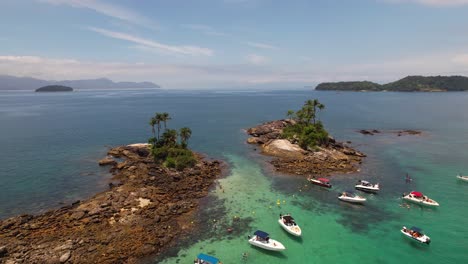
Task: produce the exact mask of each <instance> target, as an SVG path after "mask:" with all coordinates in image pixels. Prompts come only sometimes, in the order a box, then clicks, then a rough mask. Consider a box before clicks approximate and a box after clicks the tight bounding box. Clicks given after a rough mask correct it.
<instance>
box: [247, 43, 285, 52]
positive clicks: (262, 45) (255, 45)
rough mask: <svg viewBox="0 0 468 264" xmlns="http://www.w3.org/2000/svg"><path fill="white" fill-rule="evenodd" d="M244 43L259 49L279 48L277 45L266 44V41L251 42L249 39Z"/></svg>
mask: <svg viewBox="0 0 468 264" xmlns="http://www.w3.org/2000/svg"><path fill="white" fill-rule="evenodd" d="M245 44H246V45H249V46H251V47H254V48H259V49H269V50H277V49H279V48H278V47H276V46H273V45H270V44H266V43H260V42H251V41H247V42H245Z"/></svg>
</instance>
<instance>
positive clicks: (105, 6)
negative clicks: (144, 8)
mask: <svg viewBox="0 0 468 264" xmlns="http://www.w3.org/2000/svg"><path fill="white" fill-rule="evenodd" d="M38 1H39V2H43V3H47V4H52V5H68V6H71V7H73V8H86V9H91V10H94V11H95V12H97V13H100V14H103V15H105V16H109V17H112V18H117V19H120V20H124V21H127V22H130V23H132V24H136V25H140V26H145V27H149V28H153V29H155V28H157V25H156V24H155V23H154V22H153V21H151V19H149V18H147V17H145V16H143V15H141V14H138V13H136V12H134V11H132V10H130V9H128V8H125V7H122V6H119V5H116V4H114V3H112V4H110V3H105V2H102V1H98V0H38Z"/></svg>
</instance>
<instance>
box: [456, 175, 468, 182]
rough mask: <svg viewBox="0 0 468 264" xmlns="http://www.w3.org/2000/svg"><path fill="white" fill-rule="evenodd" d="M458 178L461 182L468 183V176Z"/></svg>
mask: <svg viewBox="0 0 468 264" xmlns="http://www.w3.org/2000/svg"><path fill="white" fill-rule="evenodd" d="M457 178H458V179H459V180H462V181H466V182H468V176H460V175H458V176H457Z"/></svg>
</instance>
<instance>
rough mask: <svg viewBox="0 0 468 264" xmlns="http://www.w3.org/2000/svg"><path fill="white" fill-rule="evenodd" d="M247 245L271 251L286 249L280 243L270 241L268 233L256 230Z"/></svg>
mask: <svg viewBox="0 0 468 264" xmlns="http://www.w3.org/2000/svg"><path fill="white" fill-rule="evenodd" d="M249 243H250V244H251V245H253V246H256V247H259V248H263V249H266V250H272V251H283V250H285V249H286V248H285V247H284V246H283V244H281V243H280V242H278V241H276V240H274V239H271V238H270V236H269V235H268V233H266V232H263V231H260V230H257V231H255V233H254V236H253V237H252V238H251V237H250V236H249Z"/></svg>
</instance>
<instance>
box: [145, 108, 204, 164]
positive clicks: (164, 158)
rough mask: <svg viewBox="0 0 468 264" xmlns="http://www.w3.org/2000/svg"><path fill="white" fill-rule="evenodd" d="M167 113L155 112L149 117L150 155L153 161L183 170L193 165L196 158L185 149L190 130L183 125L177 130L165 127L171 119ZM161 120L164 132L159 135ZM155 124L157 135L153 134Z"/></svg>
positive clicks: (190, 133)
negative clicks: (151, 135) (150, 133)
mask: <svg viewBox="0 0 468 264" xmlns="http://www.w3.org/2000/svg"><path fill="white" fill-rule="evenodd" d="M171 119H172V118H171V117H170V115H169V113H166V112H164V113H156V114H155V115H154V116H153V117H151V119H150V122H149V125H150V126H151V128H152V132H153V137H151V138H150V139H149V140H148V143H150V145H151V155H152V156H153V158H154V160H155V162H157V163H160V164H162V165H164V166H166V167H169V168H175V169H177V170H183V169H185V168H187V167H192V166H194V165H195V163H196V160H195V156H194V155H193V153H192V151H190V150H189V149H187V145H188V140H189V138H190V136H191V135H192V130H191V129H190V128H188V127H183V128H181V129H180V131H179V132H178V131H177V130H175V129H170V128H167V126H166V125H167V121H168V120H171ZM161 122H163V123H164V132H163V133H162V135H161V136H160V129H161ZM155 125H157V128H158V135H157V137H156V135H155V129H154V126H155Z"/></svg>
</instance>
